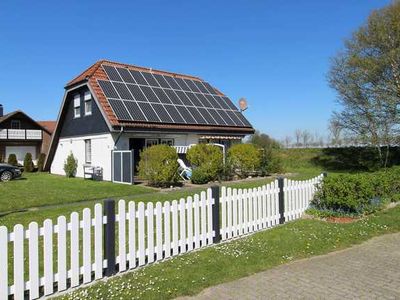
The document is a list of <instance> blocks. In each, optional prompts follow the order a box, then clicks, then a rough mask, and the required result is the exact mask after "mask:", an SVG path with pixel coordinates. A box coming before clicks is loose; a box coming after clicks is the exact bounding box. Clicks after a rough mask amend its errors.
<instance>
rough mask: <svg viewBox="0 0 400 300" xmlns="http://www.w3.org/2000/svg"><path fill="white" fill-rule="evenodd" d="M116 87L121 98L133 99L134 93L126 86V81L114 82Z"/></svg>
mask: <svg viewBox="0 0 400 300" xmlns="http://www.w3.org/2000/svg"><path fill="white" fill-rule="evenodd" d="M113 84H114V87H115V89H116V90H117V92H118V94H119V96H120V97H121V99H129V100H133V97H132V94H131V93H130V92H129V90H128V88H127V87H126V85H125V83H122V82H114V83H113Z"/></svg>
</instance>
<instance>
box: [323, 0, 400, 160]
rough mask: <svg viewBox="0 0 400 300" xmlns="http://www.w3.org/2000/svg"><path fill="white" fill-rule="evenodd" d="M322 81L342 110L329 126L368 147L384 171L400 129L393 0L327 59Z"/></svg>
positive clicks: (398, 21) (398, 24) (399, 52)
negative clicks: (334, 125)
mask: <svg viewBox="0 0 400 300" xmlns="http://www.w3.org/2000/svg"><path fill="white" fill-rule="evenodd" d="M328 80H329V83H330V85H331V87H332V88H334V89H335V90H336V91H337V93H338V102H339V103H340V104H341V105H342V108H343V109H342V110H341V111H338V112H334V114H333V117H332V122H337V124H339V125H340V126H341V127H342V128H343V129H344V130H345V131H349V132H351V133H352V134H353V135H355V136H356V137H357V138H359V139H362V140H365V141H367V142H368V143H369V144H371V145H373V146H374V147H375V148H376V151H377V153H378V155H379V159H380V161H381V166H383V167H386V165H387V161H388V157H389V146H390V144H393V143H395V142H396V141H398V137H399V128H400V122H399V115H400V113H399V109H400V2H399V1H395V2H393V3H392V4H390V5H388V6H387V7H384V8H383V9H380V10H376V11H373V12H372V13H371V15H370V16H369V18H368V20H367V22H366V23H365V24H364V25H363V26H361V27H360V28H359V29H358V30H357V31H356V32H355V33H354V34H353V35H352V37H351V38H350V39H348V40H347V41H346V42H345V47H344V50H343V51H342V52H341V53H339V54H338V55H337V56H336V57H335V58H334V59H333V60H332V66H331V70H330V72H329V75H328ZM382 145H384V146H385V148H386V152H385V153H382Z"/></svg>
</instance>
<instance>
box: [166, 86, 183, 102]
mask: <svg viewBox="0 0 400 300" xmlns="http://www.w3.org/2000/svg"><path fill="white" fill-rule="evenodd" d="M164 92H165V93H166V94H167V95H168V97H169V99H170V100H171V102H172V103H173V104H178V105H183V103H182V101H181V100H180V99H179V98H178V96H177V95H176V94H175V92H174V91H173V90H169V89H165V90H164Z"/></svg>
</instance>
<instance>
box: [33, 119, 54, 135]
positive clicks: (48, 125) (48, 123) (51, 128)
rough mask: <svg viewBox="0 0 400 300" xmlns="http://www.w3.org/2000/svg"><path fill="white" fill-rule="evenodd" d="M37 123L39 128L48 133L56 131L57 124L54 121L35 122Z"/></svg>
mask: <svg viewBox="0 0 400 300" xmlns="http://www.w3.org/2000/svg"><path fill="white" fill-rule="evenodd" d="M37 123H38V124H39V125H40V126H42V127H44V128H46V129H47V130H48V131H49V133H53V132H54V130H55V129H56V124H57V122H56V121H37Z"/></svg>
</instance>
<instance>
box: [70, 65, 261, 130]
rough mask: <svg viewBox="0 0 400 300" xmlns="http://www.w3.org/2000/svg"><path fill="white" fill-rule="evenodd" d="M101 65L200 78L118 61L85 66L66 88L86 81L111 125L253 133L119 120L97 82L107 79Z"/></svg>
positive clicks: (198, 126) (242, 128)
mask: <svg viewBox="0 0 400 300" xmlns="http://www.w3.org/2000/svg"><path fill="white" fill-rule="evenodd" d="M102 65H110V66H114V67H122V68H127V69H129V70H136V71H147V72H152V73H155V74H160V75H168V76H173V77H178V78H186V79H191V80H197V81H202V79H201V78H199V77H195V76H190V75H185V74H178V73H173V72H167V71H161V70H156V69H151V68H145V67H139V66H135V65H128V64H123V63H118V62H113V61H109V60H99V61H98V62H96V63H95V64H93V65H92V66H90V67H89V68H87V69H86V70H85V71H83V72H82V73H81V74H79V75H78V76H77V77H75V78H74V79H72V80H71V81H70V82H68V83H67V85H66V87H65V88H66V89H68V88H70V87H72V86H75V85H77V84H79V83H83V82H87V83H88V85H89V86H90V87H91V89H92V91H93V92H94V93H95V96H96V98H97V100H98V101H99V104H100V106H101V108H102V109H103V111H104V113H105V114H106V116H107V118H108V121H109V122H110V124H111V125H112V126H124V127H132V128H144V129H171V130H185V131H186V130H190V131H193V130H200V131H209V132H220V131H231V132H237V133H238V134H243V135H245V134H250V133H254V129H253V128H251V127H230V126H226V127H221V126H212V125H184V124H163V123H143V122H135V121H132V122H127V121H119V120H118V119H117V117H116V116H115V114H114V111H113V110H112V108H111V106H110V104H109V103H108V100H107V98H106V96H105V95H104V93H103V90H102V89H101V88H100V86H99V84H98V83H97V80H109V79H108V77H107V74H106V72H105V71H104V69H103V68H101V66H102ZM214 89H215V90H216V91H217V92H218V93H219V94H220V95H221V96H225V95H224V94H223V93H221V92H220V91H218V90H217V89H216V88H214Z"/></svg>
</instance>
